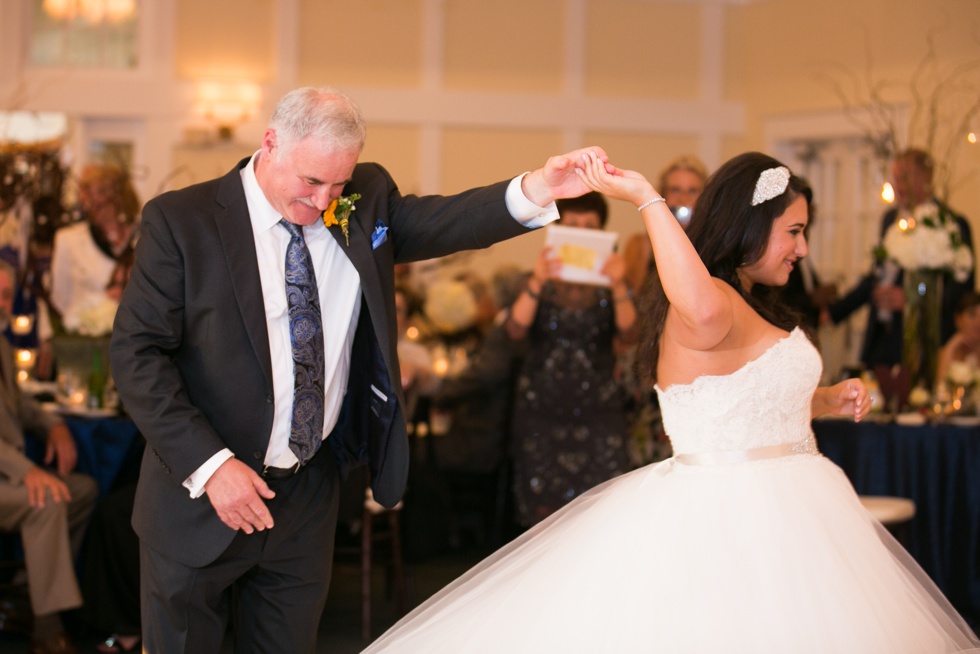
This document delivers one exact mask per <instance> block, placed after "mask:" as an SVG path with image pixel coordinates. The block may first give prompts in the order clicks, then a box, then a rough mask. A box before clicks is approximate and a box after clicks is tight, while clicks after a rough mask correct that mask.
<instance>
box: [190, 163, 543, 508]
mask: <svg viewBox="0 0 980 654" xmlns="http://www.w3.org/2000/svg"><path fill="white" fill-rule="evenodd" d="M258 154H259V153H256V154H255V155H253V156H252V159H251V160H250V161H249V162H248V164H247V165H246V166H245V167H244V168H243V169H242V171H241V176H242V185H243V186H244V188H245V199H246V202H247V203H248V212H249V217H250V219H251V222H252V234H253V236H254V237H255V251H256V256H257V258H258V264H259V277H260V279H261V281H262V299H263V302H264V305H265V320H266V326H267V327H268V331H269V353H270V354H271V356H272V383H273V388H274V389H275V398H274V400H275V414H274V417H273V421H272V433H271V435H270V437H269V447H268V449H267V451H266V457H265V465H268V466H273V467H276V468H288V467H290V466H292V465H294V464H295V463H296V462H297V459H296V456H295V455H294V454H293V452H292V451H291V450H290V449H289V433H290V423H291V421H292V410H293V386H294V377H293V359H292V347H291V345H290V339H289V312H288V309H287V305H286V281H285V271H284V266H285V260H286V246H287V245H288V244H289V238H290V236H289V232H288V231H286V229H285V228H283V227H282V226H280V225H278V222H279V220H280V219H281V216H280V215H279V214H278V213H277V212H276V210H275V209H273V208H272V205H271V204H269V201H268V200H267V199H266V197H265V194H264V193H263V192H262V189H261V188H260V187H259V184H258V181H257V180H256V179H255V158H256V157H257V156H258ZM525 174H527V173H525ZM523 177H524V175H520V176H518V177H516V178H514V179H513V180H511V183H510V185H509V186H508V187H507V193H506V195H505V202H506V206H507V210H508V211H509V212H510V214H511V215H512V216H514V218H515V220H517V221H518V222H520V223H521V224H523V225H525V226H527V227H532V228H535V227H541V226H544V225H547V224H548V223H550V222H552V221H554V220H556V219H557V218H558V208H557V207H556V206H555V203H554V202H552V203H551V204H550V205H549V206H547V207H539V206H538V205H536V204H534V203H533V202H531V201H530V200H528V199H527V198H526V197H525V196H524V193H523V191H521V180H522V179H523ZM303 236H304V238H305V240H306V245H307V247H308V248H309V250H310V257H311V258H312V260H313V268H314V271H315V274H316V282H317V287H318V288H319V292H320V314H321V315H322V316H323V320H324V324H323V334H324V349H323V354H324V371H325V375H326V378H325V379H324V419H323V437H324V438H326V437H327V436H328V435H329V434H330V432H331V431H333V428H334V426H335V425H336V424H337V419H338V418H339V416H340V408H341V405H342V403H343V399H344V395H345V394H346V392H347V380H348V377H349V372H350V357H351V347H352V345H353V342H354V332H355V329H356V327H357V320H358V317H359V316H360V312H361V280H360V276H359V275H358V273H357V270H356V269H355V268H354V265H353V264H352V263H351V262H350V259H348V258H347V255H346V254H345V253H344V251H343V249H342V248H341V247H340V245H339V244H338V243H337V241H336V240H335V239H334V238H333V236H332V235H331V234H330V231H329V230H328V228H327V227H325V226H324V225H323V222H322V221H317V222H315V223H314V224H313V225H309V226H306V227H304V228H303ZM232 456H234V454H232V452H231V450H229V449H227V448H226V449H223V450H221V451H220V452H218V453H216V454H215V455H214V456H212V457H211V458H210V459H208V461H207V462H205V463H204V465H202V466H201V467H200V468H198V469H197V470H196V471H194V473H193V474H191V476H190V477H188V478H187V479H186V480H185V481H184V487H186V488H187V489H188V490H189V491H190V492H191V497H200V496H201V495H202V494H203V493H204V484H205V483H206V482H207V480H208V479H210V478H211V475H212V474H214V471H215V470H217V469H218V467H219V466H221V464H222V463H224V462H225V461H226V460H228V459H229V458H231V457H232Z"/></svg>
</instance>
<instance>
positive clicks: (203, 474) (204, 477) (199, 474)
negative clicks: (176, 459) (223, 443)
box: [183, 448, 235, 500]
mask: <svg viewBox="0 0 980 654" xmlns="http://www.w3.org/2000/svg"><path fill="white" fill-rule="evenodd" d="M234 456H235V455H234V454H232V452H231V450H229V449H228V448H225V449H223V450H221V451H220V452H218V453H217V454H215V455H214V456H212V457H211V458H210V459H208V460H207V461H205V462H204V465H202V466H201V467H200V468H198V469H197V470H195V471H194V472H192V473H191V476H190V477H188V478H187V479H185V480H184V484H183V486H184V488H186V489H187V490H189V491H190V492H191V499H192V500H196V499H197V498H199V497H200V496H201V495H204V484H206V483H208V479H211V475H213V474H214V471H215V470H217V469H218V468H220V467H221V464H222V463H224V462H225V461H227V460H228V459H231V458H232V457H234Z"/></svg>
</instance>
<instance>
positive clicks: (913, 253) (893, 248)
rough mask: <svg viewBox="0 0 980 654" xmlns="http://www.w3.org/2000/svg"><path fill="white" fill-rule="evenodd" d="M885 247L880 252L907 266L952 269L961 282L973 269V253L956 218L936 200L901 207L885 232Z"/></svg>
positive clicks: (925, 268)
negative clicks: (904, 207)
mask: <svg viewBox="0 0 980 654" xmlns="http://www.w3.org/2000/svg"><path fill="white" fill-rule="evenodd" d="M881 249H882V251H881V252H879V256H882V257H886V258H888V259H892V260H893V261H895V262H896V263H897V264H898V265H899V266H901V267H902V268H904V269H905V270H935V271H942V272H950V273H952V274H953V277H954V278H955V279H956V280H957V281H960V282H962V281H966V279H967V278H968V277H969V276H970V272H971V271H972V270H973V253H972V252H970V248H969V247H968V246H967V245H966V244H965V243H963V241H962V238H961V236H960V229H959V226H958V225H957V224H956V220H955V219H954V218H953V216H951V215H950V214H949V212H948V211H946V210H945V209H942V208H941V207H939V206H938V205H936V203H935V202H924V203H922V204H920V205H918V206H917V207H915V208H914V209H913V210H912V211H908V210H906V209H902V210H901V211H899V214H898V217H897V219H896V220H895V222H894V223H893V224H892V225H891V226H890V227H889V228H888V231H886V232H885V238H884V239H883V240H882V243H881Z"/></svg>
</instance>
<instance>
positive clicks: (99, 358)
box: [52, 296, 119, 408]
mask: <svg viewBox="0 0 980 654" xmlns="http://www.w3.org/2000/svg"><path fill="white" fill-rule="evenodd" d="M118 308H119V303H118V302H117V301H116V300H114V299H112V298H110V297H108V296H105V297H103V298H101V299H98V300H93V301H91V302H89V303H87V304H85V305H84V306H81V307H79V309H78V310H77V311H72V312H69V313H66V314H65V316H64V320H63V321H62V327H63V328H64V333H59V334H56V335H55V336H54V337H53V339H52V347H53V349H54V356H55V361H56V364H57V366H58V385H59V393H60V395H61V396H62V398H61V399H62V401H63V402H65V403H68V404H80V403H83V402H85V403H88V404H89V408H102V406H103V401H104V399H105V387H106V384H107V383H108V382H107V379H108V377H109V374H108V373H109V338H110V336H111V334H112V323H113V321H114V320H115V318H116V311H117V309H118ZM86 387H87V391H86Z"/></svg>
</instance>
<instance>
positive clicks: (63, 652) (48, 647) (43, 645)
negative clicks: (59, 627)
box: [29, 634, 78, 654]
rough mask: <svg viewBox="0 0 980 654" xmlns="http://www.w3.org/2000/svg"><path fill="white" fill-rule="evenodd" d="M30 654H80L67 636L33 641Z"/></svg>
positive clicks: (60, 635) (62, 635)
mask: <svg viewBox="0 0 980 654" xmlns="http://www.w3.org/2000/svg"><path fill="white" fill-rule="evenodd" d="M29 651H30V654H78V650H77V649H75V646H74V645H73V644H72V642H71V640H70V639H69V638H68V636H67V635H66V634H58V635H57V636H55V637H54V638H48V639H46V640H35V639H31V649H30V650H29Z"/></svg>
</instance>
